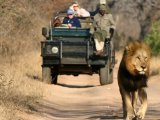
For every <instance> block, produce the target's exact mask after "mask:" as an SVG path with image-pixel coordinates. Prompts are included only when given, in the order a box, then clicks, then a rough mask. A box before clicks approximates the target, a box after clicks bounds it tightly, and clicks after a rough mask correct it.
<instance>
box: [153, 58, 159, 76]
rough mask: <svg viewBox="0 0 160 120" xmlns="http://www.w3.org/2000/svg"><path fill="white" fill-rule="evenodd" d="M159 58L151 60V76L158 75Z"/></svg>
mask: <svg viewBox="0 0 160 120" xmlns="http://www.w3.org/2000/svg"><path fill="white" fill-rule="evenodd" d="M159 63H160V56H158V57H152V59H151V75H158V74H160V64H159Z"/></svg>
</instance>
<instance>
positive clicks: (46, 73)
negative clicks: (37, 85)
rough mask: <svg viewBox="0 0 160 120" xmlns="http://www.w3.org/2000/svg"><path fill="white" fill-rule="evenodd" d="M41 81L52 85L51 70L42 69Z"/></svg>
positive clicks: (47, 68)
mask: <svg viewBox="0 0 160 120" xmlns="http://www.w3.org/2000/svg"><path fill="white" fill-rule="evenodd" d="M42 81H43V82H45V83H47V84H51V83H52V73H51V68H49V67H42Z"/></svg>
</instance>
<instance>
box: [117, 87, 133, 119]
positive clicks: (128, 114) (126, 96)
mask: <svg viewBox="0 0 160 120" xmlns="http://www.w3.org/2000/svg"><path fill="white" fill-rule="evenodd" d="M120 93H121V96H122V102H123V116H124V118H125V119H124V120H132V118H134V117H135V115H134V110H133V107H132V101H131V95H130V92H127V91H126V90H124V89H123V88H121V89H120Z"/></svg>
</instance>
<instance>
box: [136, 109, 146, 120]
mask: <svg viewBox="0 0 160 120" xmlns="http://www.w3.org/2000/svg"><path fill="white" fill-rule="evenodd" d="M136 116H137V118H138V120H142V119H144V116H145V112H143V111H138V112H137V114H136Z"/></svg>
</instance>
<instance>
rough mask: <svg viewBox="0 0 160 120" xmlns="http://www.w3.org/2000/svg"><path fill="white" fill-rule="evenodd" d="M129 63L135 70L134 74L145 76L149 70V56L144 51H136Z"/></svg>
mask: <svg viewBox="0 0 160 120" xmlns="http://www.w3.org/2000/svg"><path fill="white" fill-rule="evenodd" d="M131 63H132V64H133V67H134V69H135V72H137V73H139V74H142V75H143V74H145V73H146V72H147V71H148V69H149V56H148V54H147V52H146V51H145V50H144V49H140V50H137V51H136V52H135V55H133V57H132V61H131Z"/></svg>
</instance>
